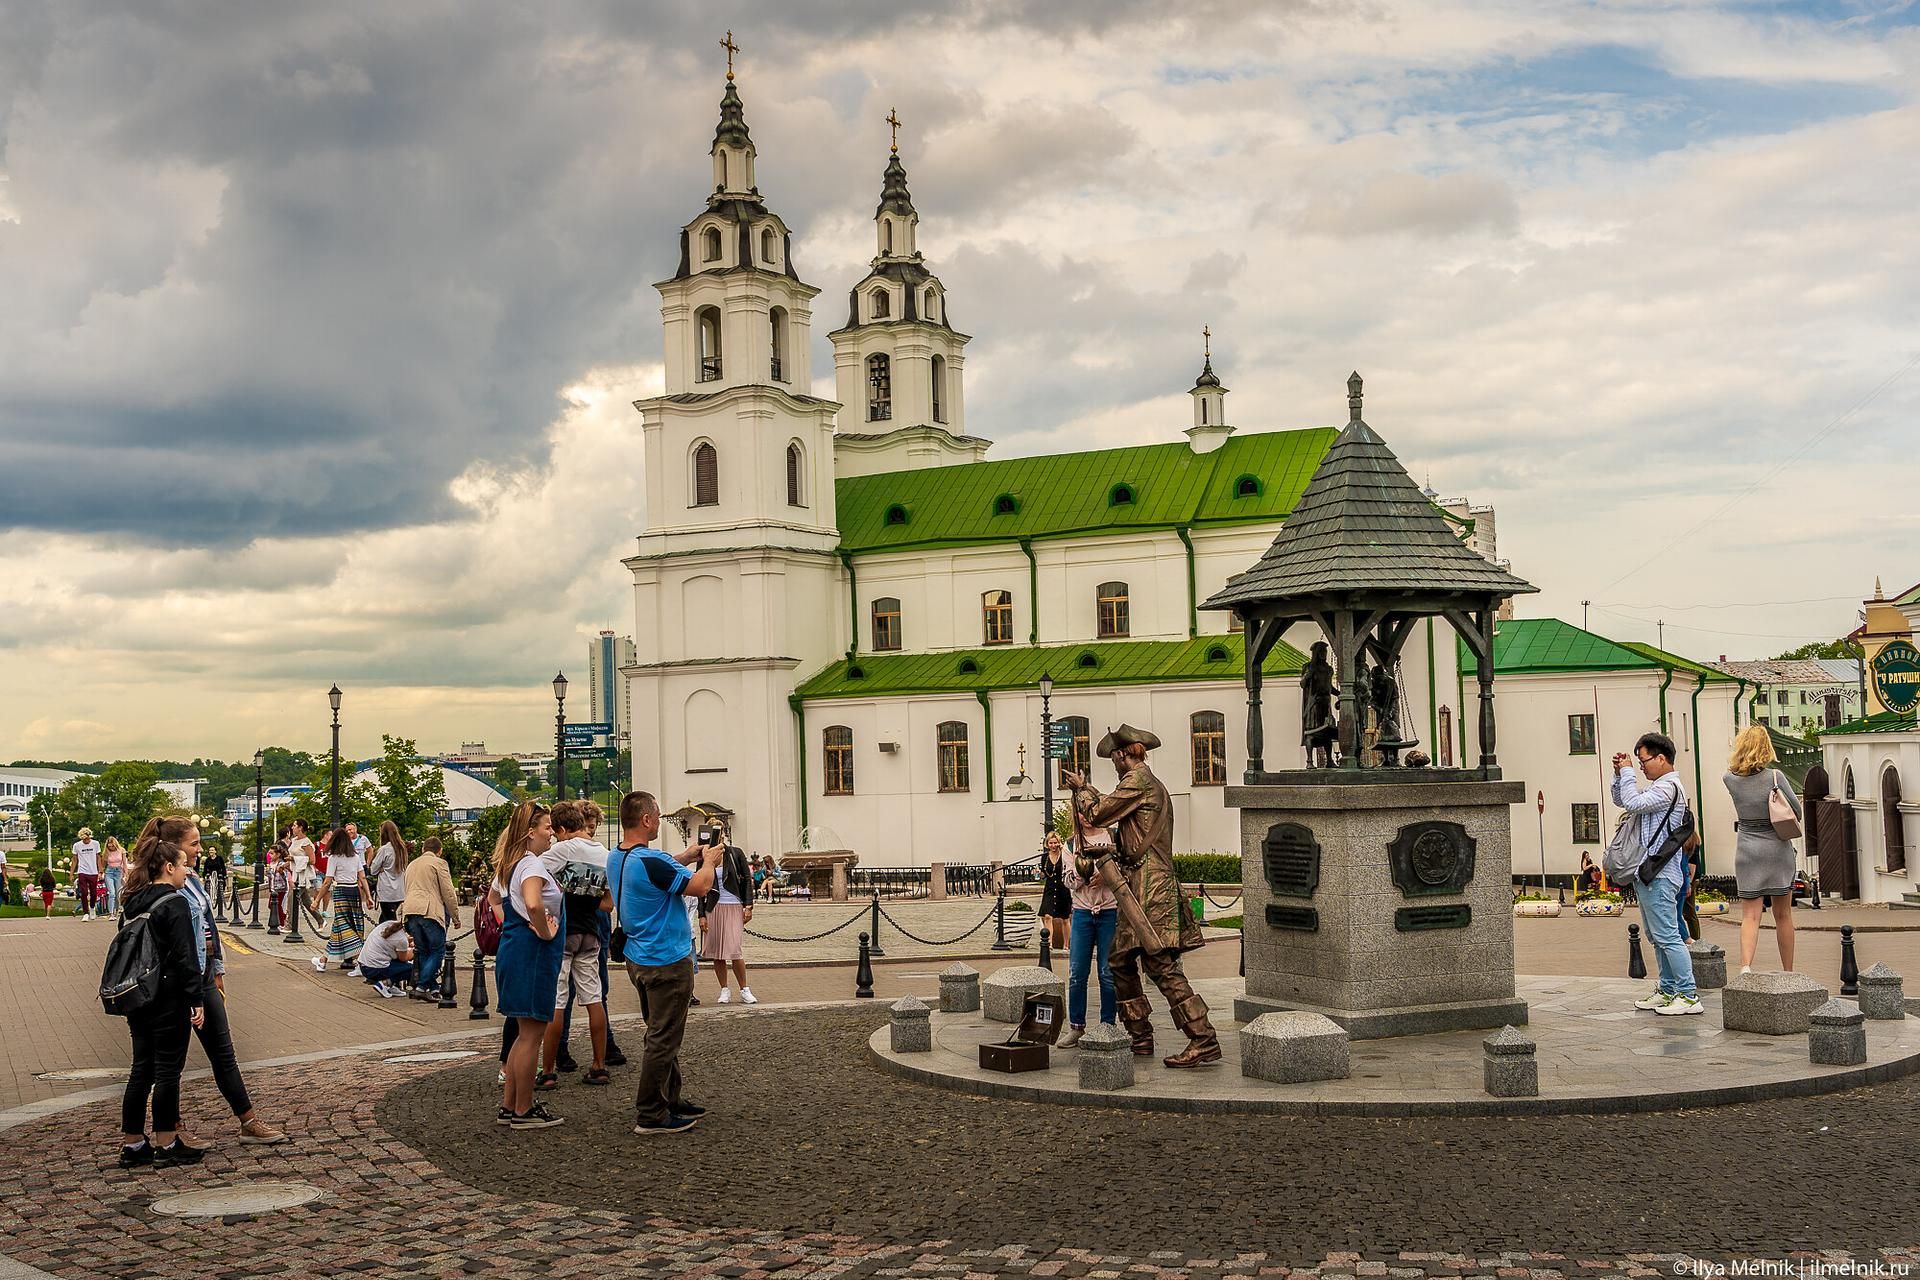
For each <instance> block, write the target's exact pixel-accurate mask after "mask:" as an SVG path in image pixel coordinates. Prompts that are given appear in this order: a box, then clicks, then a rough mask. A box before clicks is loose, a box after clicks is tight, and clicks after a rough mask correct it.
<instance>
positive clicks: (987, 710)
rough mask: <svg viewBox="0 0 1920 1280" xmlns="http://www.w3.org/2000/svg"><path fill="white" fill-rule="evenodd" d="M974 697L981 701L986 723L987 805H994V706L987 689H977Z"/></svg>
mask: <svg viewBox="0 0 1920 1280" xmlns="http://www.w3.org/2000/svg"><path fill="white" fill-rule="evenodd" d="M973 696H974V697H976V698H978V699H980V715H981V717H982V718H983V719H984V720H985V721H986V727H985V730H984V732H985V734H986V740H987V803H988V804H992V803H993V704H992V703H991V702H988V701H987V691H986V690H985V689H975V690H974V691H973Z"/></svg>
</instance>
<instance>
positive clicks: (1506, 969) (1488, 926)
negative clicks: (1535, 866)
mask: <svg viewBox="0 0 1920 1280" xmlns="http://www.w3.org/2000/svg"><path fill="white" fill-rule="evenodd" d="M1372 772H1373V774H1374V775H1375V780H1370V781H1367V782H1356V781H1352V780H1351V775H1348V779H1347V780H1344V781H1343V780H1342V777H1341V774H1342V771H1339V770H1322V771H1299V772H1295V773H1292V774H1288V775H1283V776H1282V780H1281V781H1280V782H1278V783H1274V784H1269V785H1261V786H1235V787H1228V788H1227V792H1226V802H1227V804H1229V805H1231V806H1233V807H1234V808H1237V809H1239V810H1240V843H1241V855H1242V861H1241V867H1242V873H1241V874H1242V888H1243V890H1244V893H1245V897H1244V900H1243V906H1244V909H1245V934H1244V937H1245V943H1246V959H1247V979H1246V994H1245V995H1244V996H1242V997H1241V998H1239V999H1237V1000H1236V1001H1234V1007H1233V1016H1234V1017H1235V1018H1236V1019H1238V1020H1239V1021H1242V1022H1252V1021H1253V1020H1254V1019H1256V1018H1258V1017H1259V1016H1260V1015H1261V1014H1264V1013H1271V1012H1278V1011H1283V1010H1300V1011H1304V1012H1309V1013H1318V1014H1321V1015H1323V1016H1325V1017H1327V1018H1329V1019H1331V1020H1332V1021H1333V1022H1335V1023H1337V1024H1338V1025H1339V1026H1340V1027H1342V1028H1343V1029H1345V1031H1346V1033H1347V1035H1348V1036H1349V1037H1350V1038H1352V1039H1354V1040H1370V1039H1377V1038H1380V1037H1384V1036H1401V1035H1424V1034H1429V1033H1433V1032H1443V1031H1460V1030H1482V1029H1492V1028H1496V1027H1502V1026H1507V1025H1515V1026H1522V1025H1525V1023H1526V1021H1527V1005H1526V1002H1525V1001H1524V1000H1521V999H1519V998H1517V997H1516V996H1515V994H1514V977H1513V915H1512V889H1511V883H1512V854H1511V846H1510V837H1509V830H1508V813H1509V806H1510V805H1513V804H1515V803H1518V802H1520V801H1522V800H1524V799H1526V787H1525V784H1523V783H1519V782H1484V781H1464V780H1460V779H1459V778H1457V777H1448V778H1446V779H1435V780H1431V781H1421V780H1420V776H1421V774H1422V773H1423V772H1425V771H1422V770H1375V771H1372ZM1388 774H1391V775H1392V777H1391V779H1390V780H1389V779H1388V778H1385V777H1382V776H1381V775H1388ZM1270 776H1272V775H1270Z"/></svg>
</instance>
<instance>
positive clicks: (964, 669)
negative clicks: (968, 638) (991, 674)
mask: <svg viewBox="0 0 1920 1280" xmlns="http://www.w3.org/2000/svg"><path fill="white" fill-rule="evenodd" d="M957 669H958V671H959V672H960V674H961V675H963V676H977V675H979V674H980V664H979V663H977V662H975V661H974V660H973V659H972V658H962V659H960V666H959V667H958V668H957Z"/></svg>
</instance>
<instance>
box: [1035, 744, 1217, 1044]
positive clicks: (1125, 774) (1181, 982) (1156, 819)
mask: <svg viewBox="0 0 1920 1280" xmlns="http://www.w3.org/2000/svg"><path fill="white" fill-rule="evenodd" d="M1159 745H1160V739H1159V738H1157V737H1155V736H1154V735H1153V734H1151V733H1148V732H1146V731H1145V730H1143V729H1135V728H1133V727H1132V726H1130V725H1124V724H1123V725H1121V726H1120V727H1119V728H1118V729H1114V730H1112V731H1110V732H1109V733H1108V734H1107V735H1106V737H1104V738H1102V739H1101V740H1100V746H1099V750H1100V754H1101V755H1103V756H1106V757H1108V758H1109V759H1110V760H1112V761H1113V768H1114V772H1115V773H1116V774H1117V775H1119V785H1118V786H1116V787H1115V788H1114V789H1113V790H1112V791H1111V792H1110V793H1108V794H1106V795H1101V794H1100V792H1098V791H1096V790H1095V789H1094V788H1093V786H1092V785H1091V783H1089V781H1088V779H1087V777H1086V775H1085V774H1082V773H1077V772H1074V771H1071V770H1069V771H1067V772H1066V773H1064V774H1063V775H1062V776H1063V778H1064V780H1065V782H1066V784H1067V786H1068V787H1070V788H1072V791H1073V810H1074V816H1075V820H1076V825H1077V826H1078V827H1080V828H1082V829H1084V830H1086V831H1088V832H1091V833H1094V837H1093V839H1092V840H1091V841H1089V842H1087V843H1086V844H1083V845H1082V851H1081V852H1078V853H1076V856H1075V859H1074V863H1075V869H1076V870H1078V871H1079V873H1080V875H1081V876H1082V877H1083V878H1086V879H1092V878H1093V877H1094V876H1096V875H1102V874H1103V873H1102V869H1101V867H1100V865H1099V864H1100V863H1101V862H1103V861H1105V860H1106V858H1107V857H1110V858H1111V859H1112V860H1113V862H1114V863H1116V864H1117V866H1118V869H1119V871H1120V872H1121V873H1122V874H1123V876H1124V883H1122V884H1121V886H1120V887H1121V888H1122V889H1124V890H1126V893H1124V894H1122V893H1116V894H1115V896H1116V897H1117V898H1121V899H1122V902H1123V904H1124V900H1125V898H1126V897H1129V896H1130V897H1131V898H1133V899H1134V901H1135V902H1136V903H1137V904H1138V910H1137V911H1134V910H1130V909H1129V907H1128V905H1122V906H1121V908H1120V919H1119V922H1118V924H1117V925H1116V927H1115V929H1114V935H1113V949H1112V951H1111V952H1110V953H1109V958H1108V968H1110V969H1112V970H1113V982H1114V994H1115V995H1117V996H1118V997H1119V998H1120V1017H1121V1019H1122V1021H1124V1022H1125V1023H1126V1025H1127V1032H1128V1034H1129V1035H1131V1036H1132V1037H1133V1051H1134V1053H1136V1054H1138V1055H1139V1056H1141V1057H1146V1056H1148V1055H1149V1054H1151V1053H1152V1052H1153V1019H1152V1006H1151V1005H1149V1004H1148V1003H1147V997H1146V994H1145V992H1144V990H1143V989H1142V987H1141V985H1140V971H1141V970H1142V969H1144V970H1146V974H1147V976H1148V977H1149V978H1151V979H1153V984H1154V985H1155V986H1156V987H1159V988H1160V994H1161V995H1163V996H1165V997H1166V1001H1167V1006H1168V1008H1169V1009H1170V1010H1171V1012H1172V1013H1173V1021H1174V1025H1175V1026H1177V1027H1179V1028H1180V1030H1181V1031H1182V1032H1183V1033H1185V1035H1186V1037H1187V1047H1186V1048H1185V1049H1182V1050H1181V1051H1180V1052H1179V1053H1176V1054H1174V1055H1173V1056H1172V1057H1170V1058H1164V1059H1162V1061H1163V1062H1165V1063H1166V1065H1167V1066H1169V1067H1198V1066H1204V1065H1205V1064H1207V1063H1209V1062H1218V1061H1220V1037H1219V1036H1218V1035H1216V1034H1215V1032H1214V1029H1213V1023H1212V1022H1210V1021H1209V1020H1208V1019H1207V1002H1206V1001H1204V1000H1202V999H1201V998H1200V997H1199V996H1197V995H1195V994H1194V991H1193V987H1192V985H1191V984H1190V983H1188V981H1187V975H1186V974H1185V973H1183V972H1181V969H1180V955H1181V953H1182V952H1185V951H1192V950H1195V949H1196V948H1198V947H1200V946H1202V945H1203V944H1204V939H1203V938H1202V937H1201V935H1200V926H1199V925H1198V924H1197V923H1195V921H1194V918H1193V913H1192V912H1191V911H1189V910H1188V908H1187V899H1186V895H1185V894H1183V893H1181V891H1180V877H1179V875H1178V874H1176V873H1175V871H1174V869H1173V797H1171V796H1169V795H1168V794H1167V789H1166V787H1165V786H1163V785H1161V782H1160V779H1158V778H1156V777H1154V776H1153V770H1151V769H1149V768H1148V767H1147V752H1149V751H1151V750H1154V749H1155V748H1157V747H1159ZM1109 826H1117V827H1118V829H1119V843H1118V845H1117V846H1115V847H1114V848H1113V851H1112V853H1111V854H1110V855H1103V854H1102V853H1101V851H1100V849H1101V847H1100V845H1099V843H1098V833H1099V832H1101V831H1102V830H1103V829H1104V828H1106V827H1109ZM1090 854H1091V855H1092V856H1089V855H1090Z"/></svg>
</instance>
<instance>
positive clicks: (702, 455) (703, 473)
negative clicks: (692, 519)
mask: <svg viewBox="0 0 1920 1280" xmlns="http://www.w3.org/2000/svg"><path fill="white" fill-rule="evenodd" d="M691 505H693V506H696V507H717V506H719V505H720V455H719V454H718V453H717V452H716V451H715V450H714V447H713V446H712V445H711V444H709V443H707V442H706V441H705V440H702V441H701V442H700V443H699V444H697V445H695V446H693V502H692V504H691Z"/></svg>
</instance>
